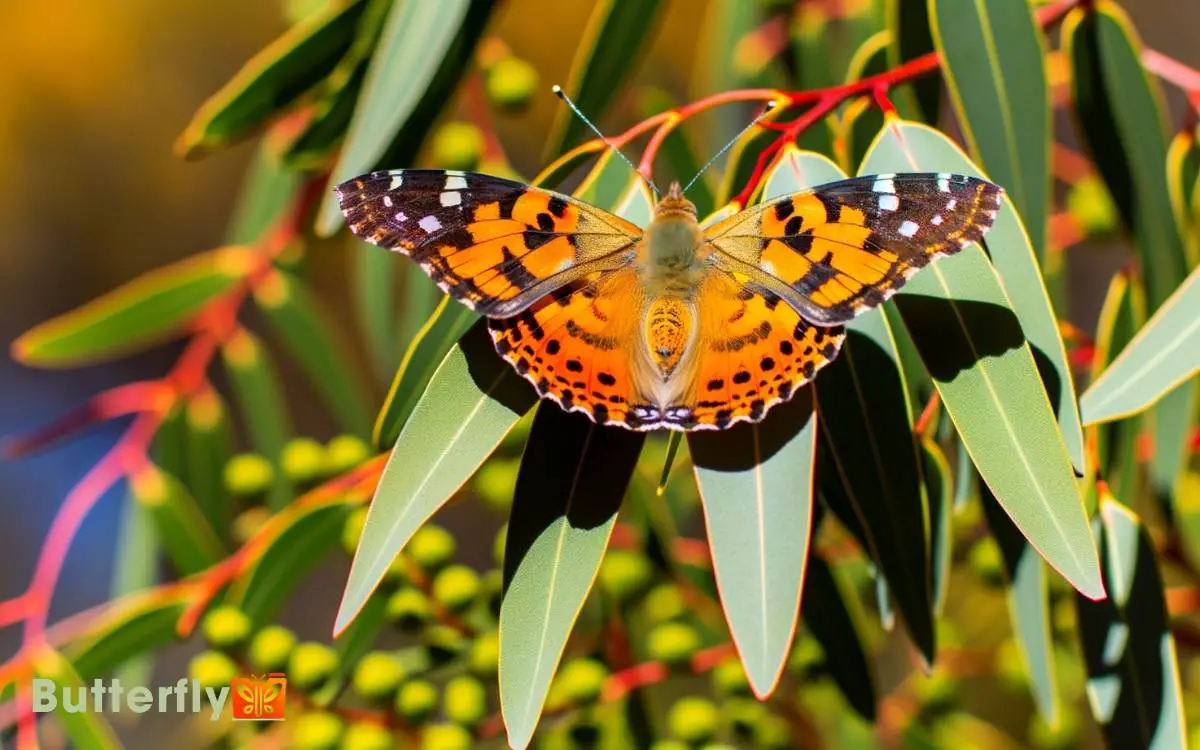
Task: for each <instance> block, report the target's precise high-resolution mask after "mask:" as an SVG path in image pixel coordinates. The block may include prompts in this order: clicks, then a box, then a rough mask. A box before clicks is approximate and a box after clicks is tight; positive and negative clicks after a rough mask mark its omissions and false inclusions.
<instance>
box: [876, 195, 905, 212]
mask: <svg viewBox="0 0 1200 750" xmlns="http://www.w3.org/2000/svg"><path fill="white" fill-rule="evenodd" d="M898 208H900V197H899V196H897V195H896V194H895V193H889V194H887V195H881V196H879V210H880V211H895V210H896V209H898Z"/></svg>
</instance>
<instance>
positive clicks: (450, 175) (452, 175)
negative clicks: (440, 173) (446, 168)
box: [446, 172, 467, 190]
mask: <svg viewBox="0 0 1200 750" xmlns="http://www.w3.org/2000/svg"><path fill="white" fill-rule="evenodd" d="M466 187H467V181H466V179H465V178H464V177H463V173H462V172H447V173H446V189H447V190H463V189H465V188H466Z"/></svg>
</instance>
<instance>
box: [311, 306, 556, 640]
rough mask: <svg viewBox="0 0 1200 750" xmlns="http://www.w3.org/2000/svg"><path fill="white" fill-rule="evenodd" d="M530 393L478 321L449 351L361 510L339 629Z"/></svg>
mask: <svg viewBox="0 0 1200 750" xmlns="http://www.w3.org/2000/svg"><path fill="white" fill-rule="evenodd" d="M536 399H537V396H536V394H535V393H534V391H533V389H532V388H531V387H530V386H529V385H528V384H527V383H526V382H525V381H524V380H523V379H522V378H521V376H520V375H518V374H517V373H516V372H515V371H514V370H513V369H512V367H510V366H509V365H508V363H506V362H504V361H503V360H501V359H500V358H499V357H498V356H497V355H496V353H495V349H494V348H493V346H492V340H491V337H490V336H488V333H487V328H486V323H485V322H484V321H480V322H478V323H476V324H475V325H474V326H473V327H472V328H471V329H470V330H469V331H468V332H467V333H466V334H465V335H464V336H463V337H462V338H461V339H460V340H459V342H458V343H457V344H456V345H455V346H454V347H453V348H451V350H450V353H449V354H447V355H446V357H445V359H443V360H442V363H441V365H440V366H439V367H438V369H437V371H436V372H434V374H433V377H432V378H431V379H430V381H429V385H428V386H427V387H426V388H425V390H424V392H423V393H422V395H421V398H420V400H418V401H417V404H416V406H415V407H414V408H413V411H412V415H411V417H410V418H409V419H408V421H407V422H405V423H404V426H403V428H402V429H401V431H400V435H399V437H398V438H397V439H396V444H395V446H394V447H393V448H392V454H391V457H390V458H389V459H388V462H387V466H386V467H385V468H384V470H383V476H382V478H381V479H380V481H379V488H378V489H377V490H376V492H375V500H373V501H372V502H371V507H370V510H369V511H368V512H367V520H366V524H365V526H364V527H363V534H362V540H361V541H360V542H359V546H358V551H357V553H355V555H354V564H353V565H352V566H351V568H350V580H349V581H348V582H347V584H346V591H345V593H344V594H343V597H342V603H341V606H340V608H339V609H338V616H337V623H336V624H335V626H334V632H335V633H336V632H341V631H342V629H344V628H345V627H346V626H347V625H348V624H349V623H350V621H351V620H352V619H353V618H354V616H355V615H356V614H357V612H358V610H359V609H360V608H361V607H362V606H363V604H364V603H365V602H366V600H367V598H368V597H369V596H370V595H371V592H372V591H374V590H375V587H376V586H377V585H378V584H379V581H380V580H382V578H383V575H384V573H386V572H387V569H388V566H389V565H391V563H392V560H393V559H394V558H395V556H396V555H397V554H399V552H400V550H401V549H402V548H403V547H404V545H405V544H407V543H408V540H409V538H411V537H412V535H413V533H415V532H416V530H417V529H418V528H420V527H421V525H422V524H423V523H425V521H426V520H427V519H428V518H429V517H430V516H432V515H433V514H434V513H435V512H436V511H437V509H438V508H440V507H441V506H442V504H443V503H444V502H446V500H447V499H448V498H449V497H450V495H451V494H453V493H454V491H455V490H457V489H458V488H459V487H460V486H461V485H462V483H463V482H465V481H466V480H467V479H468V478H470V476H471V475H472V474H474V473H475V470H476V469H477V468H479V466H480V465H481V464H482V463H483V462H484V460H486V459H487V457H488V455H490V454H491V452H492V450H494V449H495V447H496V446H497V445H499V444H500V441H501V440H503V439H504V436H505V435H506V434H507V433H508V431H509V430H510V429H511V428H512V426H513V425H514V424H516V422H517V420H518V419H520V418H521V415H523V414H524V413H525V412H526V411H528V410H529V409H530V408H532V407H533V405H534V403H535V401H536Z"/></svg>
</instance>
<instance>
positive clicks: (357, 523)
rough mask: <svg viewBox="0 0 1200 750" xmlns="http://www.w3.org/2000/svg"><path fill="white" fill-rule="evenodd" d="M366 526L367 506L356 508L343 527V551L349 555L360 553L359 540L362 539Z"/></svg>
mask: <svg viewBox="0 0 1200 750" xmlns="http://www.w3.org/2000/svg"><path fill="white" fill-rule="evenodd" d="M366 524H367V508H366V506H362V507H358V508H355V509H354V510H352V511H350V514H349V515H348V516H346V522H345V523H344V524H343V525H342V549H344V550H345V551H346V554H347V555H353V554H354V553H355V552H357V551H358V540H360V539H362V532H363V526H365V525H366Z"/></svg>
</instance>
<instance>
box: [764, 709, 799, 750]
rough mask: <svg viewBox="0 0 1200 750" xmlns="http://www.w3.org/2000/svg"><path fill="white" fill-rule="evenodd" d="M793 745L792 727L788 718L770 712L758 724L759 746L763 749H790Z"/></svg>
mask: <svg viewBox="0 0 1200 750" xmlns="http://www.w3.org/2000/svg"><path fill="white" fill-rule="evenodd" d="M792 746H793V745H792V728H791V727H789V726H788V723H787V720H786V719H784V718H783V717H781V716H776V715H775V714H772V713H770V712H768V713H767V714H766V716H764V717H763V718H762V719H761V720H760V721H759V724H758V745H757V747H760V748H762V750H789V749H790V748H791V747H792Z"/></svg>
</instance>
